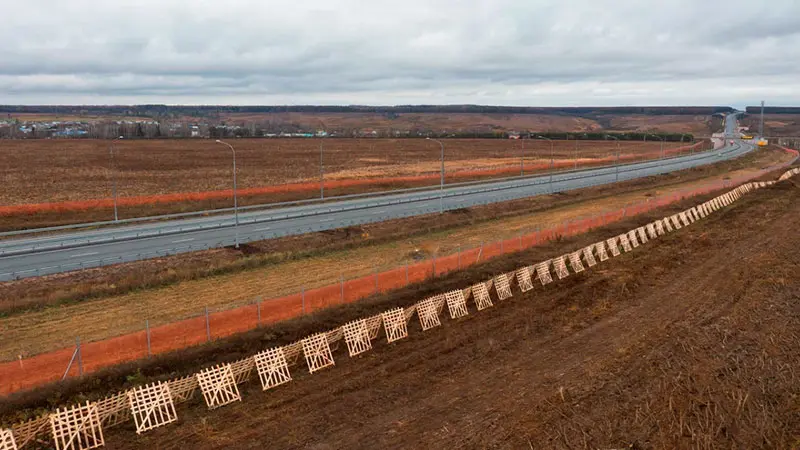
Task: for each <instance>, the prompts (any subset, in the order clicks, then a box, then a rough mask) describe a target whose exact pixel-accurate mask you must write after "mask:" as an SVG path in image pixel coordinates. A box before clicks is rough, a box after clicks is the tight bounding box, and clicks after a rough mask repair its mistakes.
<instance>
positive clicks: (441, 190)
mask: <svg viewBox="0 0 800 450" xmlns="http://www.w3.org/2000/svg"><path fill="white" fill-rule="evenodd" d="M426 139H427V140H429V141H433V142H436V143H437V144H439V147H441V149H442V170H441V176H440V178H439V214H441V213H443V212H444V205H443V201H442V197H443V196H444V144H442V141H440V140H438V139H431V138H426Z"/></svg>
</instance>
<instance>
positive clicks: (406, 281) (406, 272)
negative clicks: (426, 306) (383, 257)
mask: <svg viewBox="0 0 800 450" xmlns="http://www.w3.org/2000/svg"><path fill="white" fill-rule="evenodd" d="M406 286H408V263H406Z"/></svg>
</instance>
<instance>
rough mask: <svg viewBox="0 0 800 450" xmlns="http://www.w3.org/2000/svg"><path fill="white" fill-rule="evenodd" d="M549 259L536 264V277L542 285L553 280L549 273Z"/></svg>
mask: <svg viewBox="0 0 800 450" xmlns="http://www.w3.org/2000/svg"><path fill="white" fill-rule="evenodd" d="M550 263H551V261H550V260H547V261H542V262H540V263H539V264H537V265H536V278H538V279H539V282H540V283H542V286H544V285H546V284H550V283H552V282H553V277H552V276H551V275H550Z"/></svg>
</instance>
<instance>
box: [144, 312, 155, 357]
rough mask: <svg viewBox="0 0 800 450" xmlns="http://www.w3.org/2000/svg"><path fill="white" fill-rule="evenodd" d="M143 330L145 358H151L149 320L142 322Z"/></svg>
mask: <svg viewBox="0 0 800 450" xmlns="http://www.w3.org/2000/svg"><path fill="white" fill-rule="evenodd" d="M144 330H145V332H146V333H147V357H148V358H149V357H151V356H153V351H152V350H151V347H150V319H145V320H144Z"/></svg>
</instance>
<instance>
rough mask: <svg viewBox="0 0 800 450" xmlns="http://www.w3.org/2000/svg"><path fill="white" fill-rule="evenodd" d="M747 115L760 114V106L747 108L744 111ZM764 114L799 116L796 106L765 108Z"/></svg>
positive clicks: (799, 112)
mask: <svg viewBox="0 0 800 450" xmlns="http://www.w3.org/2000/svg"><path fill="white" fill-rule="evenodd" d="M745 112H747V113H748V114H761V107H760V106H748V107H747V108H746V109H745ZM764 114H800V107H798V106H765V107H764Z"/></svg>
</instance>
